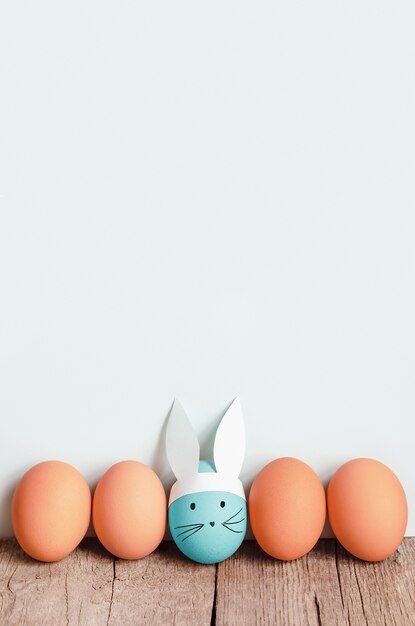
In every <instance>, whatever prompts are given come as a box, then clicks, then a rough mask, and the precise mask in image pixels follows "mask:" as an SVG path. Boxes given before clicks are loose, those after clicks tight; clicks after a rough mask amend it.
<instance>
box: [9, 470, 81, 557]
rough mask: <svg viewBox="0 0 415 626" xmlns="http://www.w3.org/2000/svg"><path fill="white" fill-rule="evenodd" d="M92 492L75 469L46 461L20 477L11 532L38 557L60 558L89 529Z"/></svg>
mask: <svg viewBox="0 0 415 626" xmlns="http://www.w3.org/2000/svg"><path fill="white" fill-rule="evenodd" d="M90 518H91V492H90V489H89V487H88V484H87V482H86V480H85V478H84V477H83V476H82V475H81V474H80V473H79V472H78V470H77V469H75V468H74V467H72V466H71V465H68V464H67V463H63V462H62V461H45V462H43V463H39V464H38V465H35V466H34V467H32V468H31V469H30V470H29V471H28V472H26V474H25V475H24V476H23V478H22V479H21V480H20V482H19V484H18V485H17V487H16V490H15V492H14V494H13V499H12V524H13V530H14V534H15V535H16V539H17V541H18V542H19V544H20V546H21V547H22V548H23V550H24V551H25V552H27V554H28V555H29V556H31V557H33V558H34V559H37V560H38V561H47V562H51V561H60V560H61V559H63V558H65V557H66V556H68V554H69V553H70V552H72V550H74V549H75V548H76V546H77V545H78V544H79V542H80V541H81V539H82V538H83V537H84V535H85V533H86V531H87V530H88V525H89V522H90Z"/></svg>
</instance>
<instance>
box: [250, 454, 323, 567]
mask: <svg viewBox="0 0 415 626" xmlns="http://www.w3.org/2000/svg"><path fill="white" fill-rule="evenodd" d="M249 519H250V524H251V528H252V531H253V533H254V536H255V539H256V540H257V541H258V543H259V545H260V546H261V548H262V549H263V550H264V551H265V552H267V553H268V554H270V555H271V556H273V557H275V558H277V559H283V560H287V561H290V560H292V559H298V558H299V557H301V556H303V555H304V554H306V553H307V552H309V551H310V550H311V548H312V547H313V546H314V545H315V543H316V542H317V540H318V538H319V537H320V535H321V532H322V530H323V526H324V522H325V519H326V497H325V493H324V487H323V485H322V483H321V481H320V479H319V477H318V476H317V474H316V473H315V472H314V471H313V470H312V469H311V467H309V466H308V465H306V464H305V463H303V462H302V461H299V460H298V459H293V458H290V457H286V458H281V459H276V460H275V461H272V462H271V463H268V465H266V466H265V467H264V468H263V469H262V470H261V471H260V472H259V474H258V476H257V477H256V478H255V480H254V482H253V484H252V488H251V491H250V494H249Z"/></svg>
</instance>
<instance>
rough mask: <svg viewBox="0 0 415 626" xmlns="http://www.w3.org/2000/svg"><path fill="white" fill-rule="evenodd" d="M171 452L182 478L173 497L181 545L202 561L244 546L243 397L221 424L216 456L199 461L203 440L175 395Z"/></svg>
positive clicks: (172, 519)
mask: <svg viewBox="0 0 415 626" xmlns="http://www.w3.org/2000/svg"><path fill="white" fill-rule="evenodd" d="M166 444H167V455H168V458H169V461H170V465H171V467H172V469H173V471H174V473H175V475H176V477H177V482H176V483H174V485H173V487H172V490H171V493H170V501H169V527H170V531H171V534H172V536H173V539H174V541H175V542H176V545H177V546H178V548H179V549H180V550H181V551H182V552H183V553H184V554H185V555H186V556H187V557H188V558H190V559H192V560H193V561H197V562H199V563H218V562H219V561H223V560H225V559H227V558H228V557H229V556H231V555H232V554H233V553H234V552H235V551H236V550H237V549H238V548H239V546H240V545H241V543H242V541H243V539H244V537H245V533H246V529H247V519H248V515H247V505H246V499H245V494H244V491H243V487H242V483H241V481H240V480H239V478H238V476H239V472H240V470H241V466H242V462H243V457H244V452H245V434H244V425H243V418H242V412H241V407H240V403H239V400H238V399H236V400H235V401H234V402H233V403H232V405H231V406H230V407H229V409H228V411H227V412H226V414H225V416H224V417H223V418H222V421H221V423H220V425H219V427H218V430H217V433H216V438H215V445H214V451H213V457H214V461H199V443H198V440H197V437H196V434H195V432H194V430H193V428H192V426H191V424H190V422H189V420H188V419H187V416H186V414H185V412H184V410H183V408H182V406H181V405H180V404H179V403H178V402H177V400H175V402H174V405H173V408H172V411H171V414H170V418H169V422H168V426H167V433H166Z"/></svg>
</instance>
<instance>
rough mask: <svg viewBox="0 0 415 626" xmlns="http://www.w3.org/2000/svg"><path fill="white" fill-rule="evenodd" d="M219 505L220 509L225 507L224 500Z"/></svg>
mask: <svg viewBox="0 0 415 626" xmlns="http://www.w3.org/2000/svg"><path fill="white" fill-rule="evenodd" d="M220 505H221V507H222V509H223V507H224V506H225V502H224V500H222V501H221V503H220Z"/></svg>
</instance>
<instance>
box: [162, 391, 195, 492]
mask: <svg viewBox="0 0 415 626" xmlns="http://www.w3.org/2000/svg"><path fill="white" fill-rule="evenodd" d="M166 449H167V458H168V459H169V463H170V466H171V468H172V470H173V473H174V474H175V476H176V478H177V480H181V479H183V478H188V477H189V476H192V475H193V474H197V472H198V469H199V456H200V449H199V442H198V440H197V436H196V433H195V431H194V430H193V426H192V425H191V423H190V422H189V419H188V417H187V415H186V413H185V410H184V408H183V407H182V405H181V404H180V402H179V401H178V400H177V398H175V400H174V402H173V407H172V410H171V412H170V416H169V421H168V423H167V430H166Z"/></svg>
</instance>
